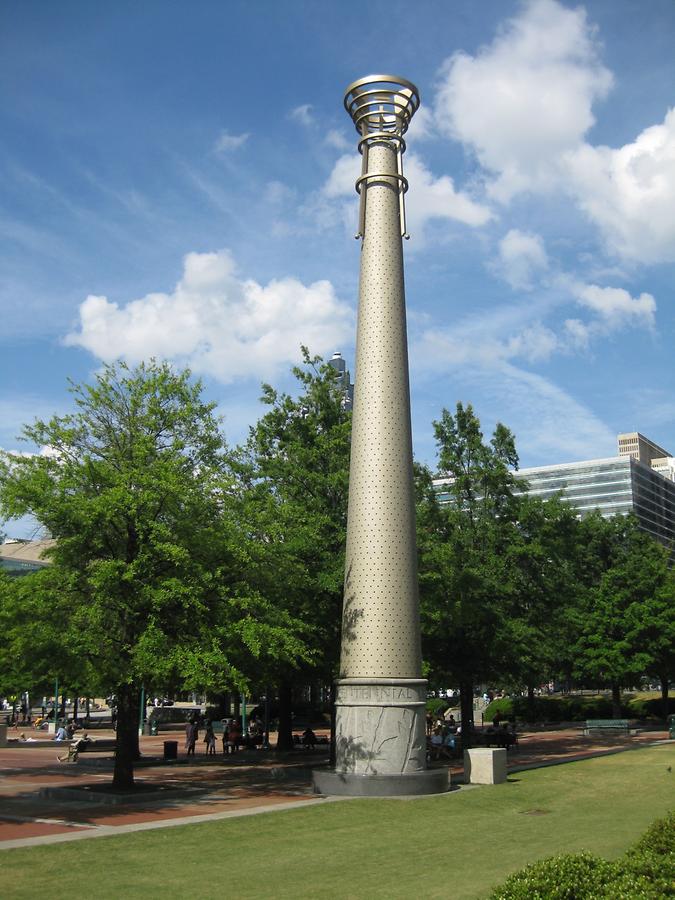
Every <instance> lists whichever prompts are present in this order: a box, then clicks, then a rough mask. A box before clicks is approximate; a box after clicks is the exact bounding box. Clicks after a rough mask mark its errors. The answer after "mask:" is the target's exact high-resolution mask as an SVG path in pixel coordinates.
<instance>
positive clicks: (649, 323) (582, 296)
mask: <svg viewBox="0 0 675 900" xmlns="http://www.w3.org/2000/svg"><path fill="white" fill-rule="evenodd" d="M574 294H575V296H576V298H577V301H578V302H579V303H580V304H581V305H582V306H585V307H587V308H588V309H590V310H592V311H593V312H594V313H595V314H596V315H597V316H598V319H599V321H600V322H601V323H602V324H603V325H604V326H606V328H607V329H608V330H610V331H616V330H618V329H620V328H623V327H624V326H629V325H637V326H640V327H643V328H648V329H651V328H654V324H655V321H654V314H655V313H656V301H655V300H654V298H653V297H652V295H651V294H647V293H642V294H640V296H639V297H631V295H630V294H629V293H628V291H626V290H624V289H623V288H614V287H599V286H598V285H597V284H577V285H575V286H574Z"/></svg>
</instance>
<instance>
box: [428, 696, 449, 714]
mask: <svg viewBox="0 0 675 900" xmlns="http://www.w3.org/2000/svg"><path fill="white" fill-rule="evenodd" d="M446 709H450V704H449V703H448V701H447V700H445V699H444V698H443V697H430V698H429V699H428V700H427V712H430V713H431V715H432V716H434V717H435V716H442V715H443V713H444V712H445V711H446Z"/></svg>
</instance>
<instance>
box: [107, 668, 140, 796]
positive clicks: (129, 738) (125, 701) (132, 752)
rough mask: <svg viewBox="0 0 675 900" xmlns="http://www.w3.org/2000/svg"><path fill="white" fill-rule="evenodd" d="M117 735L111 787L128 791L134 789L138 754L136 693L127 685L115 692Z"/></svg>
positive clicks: (137, 697)
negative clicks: (135, 763) (135, 764)
mask: <svg viewBox="0 0 675 900" xmlns="http://www.w3.org/2000/svg"><path fill="white" fill-rule="evenodd" d="M116 694H117V735H116V743H115V771H114V773H113V782H112V783H113V787H114V788H116V789H117V790H120V791H130V790H133V787H134V760H135V759H137V754H138V701H139V696H138V692H137V691H135V690H134V688H133V687H132V686H131V685H129V684H124V685H122V686H121V687H118V689H117V691H116Z"/></svg>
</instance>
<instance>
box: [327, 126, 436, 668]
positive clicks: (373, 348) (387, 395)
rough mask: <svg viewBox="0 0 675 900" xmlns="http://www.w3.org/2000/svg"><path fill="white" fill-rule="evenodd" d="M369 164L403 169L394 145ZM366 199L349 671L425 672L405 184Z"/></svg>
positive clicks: (375, 184)
mask: <svg viewBox="0 0 675 900" xmlns="http://www.w3.org/2000/svg"><path fill="white" fill-rule="evenodd" d="M369 170H370V171H373V172H379V173H384V172H387V173H388V172H391V173H393V174H395V173H396V151H395V146H394V145H393V144H392V143H384V142H382V143H376V144H373V145H372V146H371V148H370V154H369ZM364 189H365V190H366V191H367V196H366V227H365V234H364V238H363V245H362V250H361V280H360V288H359V321H358V333H357V349H356V377H355V394H354V411H353V419H352V451H351V469H350V475H349V515H348V525H347V556H346V574H345V598H344V614H343V630H342V659H341V672H340V677H341V678H363V677H368V676H370V677H376V678H383V677H384V678H387V677H388V678H419V677H420V675H421V655H420V629H419V609H418V597H417V560H416V542H415V509H414V498H413V480H412V440H411V432H410V396H409V386H408V350H407V334H406V316H405V293H404V284H403V252H402V246H401V233H400V227H401V226H400V218H399V199H398V183H397V181H396V179H395V178H391V179H385V178H381V179H378V180H373V181H371V182H370V183H369V185H368V187H364Z"/></svg>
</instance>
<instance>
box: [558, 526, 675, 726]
mask: <svg viewBox="0 0 675 900" xmlns="http://www.w3.org/2000/svg"><path fill="white" fill-rule="evenodd" d="M580 527H581V532H582V536H583V546H584V547H585V555H584V560H583V571H582V576H583V583H584V585H585V591H584V597H583V603H582V604H581V606H580V608H579V611H578V615H579V622H578V629H579V638H578V641H577V645H576V651H577V673H578V675H579V676H580V677H581V678H585V679H593V680H595V682H596V683H598V682H599V683H601V684H606V685H608V686H609V687H611V690H612V704H613V714H614V716H615V717H616V718H619V717H620V716H621V705H620V701H621V688H622V687H626V686H629V685H632V684H635V683H636V682H637V681H639V680H640V677H641V676H642V675H644V674H645V673H646V672H648V671H650V670H652V671H653V670H654V667H655V663H656V661H657V659H658V658H659V648H661V649H664V644H663V642H662V635H661V634H660V633H659V632H660V629H661V627H663V626H664V625H667V626H668V627H667V629H666V634H670V635H671V636H672V634H673V631H672V621H673V620H672V613H671V612H670V608H669V604H668V585H669V583H670V576H669V573H668V553H667V551H666V549H665V548H664V547H663V546H662V545H661V544H659V543H658V542H657V541H655V540H654V539H653V538H652V537H651V536H650V535H648V534H646V533H645V532H644V531H643V530H642V529H641V528H640V526H639V524H638V521H637V519H636V518H635V517H634V516H632V515H629V516H620V515H618V516H614V517H613V518H612V519H603V518H602V517H601V516H600V515H599V514H593V515H590V516H587V517H585V518H584V519H583V520H582V522H581V526H580ZM650 616H653V617H654V618H653V620H652V619H650ZM666 640H667V638H666ZM667 658H668V654H667V653H666V659H667Z"/></svg>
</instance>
